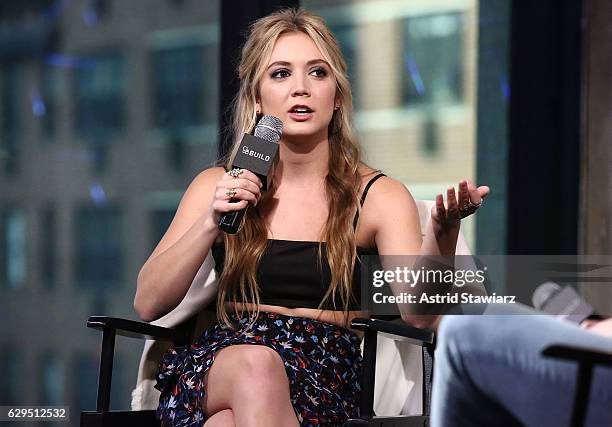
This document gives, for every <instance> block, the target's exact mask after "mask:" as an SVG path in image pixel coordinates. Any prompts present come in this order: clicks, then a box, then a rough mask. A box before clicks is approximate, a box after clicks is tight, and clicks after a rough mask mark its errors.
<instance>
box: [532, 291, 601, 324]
mask: <svg viewBox="0 0 612 427" xmlns="http://www.w3.org/2000/svg"><path fill="white" fill-rule="evenodd" d="M531 302H532V303H533V306H534V307H535V308H537V309H538V310H541V311H543V312H545V313H548V314H552V315H554V316H555V317H558V318H561V319H566V320H569V321H570V322H574V323H581V322H582V321H583V320H586V319H603V317H602V316H601V315H599V314H597V313H596V312H595V309H594V308H593V306H591V305H590V304H589V303H588V302H586V301H585V300H584V298H582V297H581V296H580V295H579V294H578V292H576V290H575V289H574V288H573V287H571V286H565V287H563V288H562V287H561V286H559V285H557V284H556V283H554V282H544V283H542V284H541V285H539V286H538V287H537V288H536V290H535V291H534V292H533V295H532V297H531Z"/></svg>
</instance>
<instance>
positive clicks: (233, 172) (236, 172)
mask: <svg viewBox="0 0 612 427" xmlns="http://www.w3.org/2000/svg"><path fill="white" fill-rule="evenodd" d="M242 172H244V169H240V168H234V169H232V170H231V171H229V172H228V174H229V175H230V176H231V177H233V178H238V177H239V176H240V175H241V174H242Z"/></svg>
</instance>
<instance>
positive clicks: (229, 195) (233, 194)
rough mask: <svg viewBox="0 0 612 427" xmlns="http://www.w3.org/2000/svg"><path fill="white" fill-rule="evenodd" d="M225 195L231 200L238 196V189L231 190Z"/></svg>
mask: <svg viewBox="0 0 612 427" xmlns="http://www.w3.org/2000/svg"><path fill="white" fill-rule="evenodd" d="M225 195H226V196H227V197H229V198H230V199H231V198H232V197H234V196H235V195H236V189H235V188H230V189H229V190H227V191H226V192H225Z"/></svg>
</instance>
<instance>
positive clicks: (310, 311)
mask: <svg viewBox="0 0 612 427" xmlns="http://www.w3.org/2000/svg"><path fill="white" fill-rule="evenodd" d="M236 305H237V307H236V308H237V309H238V311H240V310H241V309H242V308H243V306H244V309H245V310H249V311H254V305H253V304H244V303H237V304H236ZM225 307H226V309H227V311H228V313H232V312H233V311H234V303H232V302H226V303H225ZM259 311H268V312H271V313H277V314H282V315H284V316H295V317H305V318H307V319H314V320H318V321H320V322H325V323H331V324H332V325H336V326H340V327H343V328H347V327H348V326H347V325H350V324H351V320H353V319H354V318H356V317H366V318H367V317H368V313H367V312H366V311H349V312H348V322H347V323H345V314H344V312H342V311H334V310H319V309H316V308H288V307H282V306H280V305H268V304H260V305H259ZM349 329H350V328H349ZM351 331H353V332H354V333H355V334H357V335H358V336H359V338H363V332H362V331H358V330H356V329H351Z"/></svg>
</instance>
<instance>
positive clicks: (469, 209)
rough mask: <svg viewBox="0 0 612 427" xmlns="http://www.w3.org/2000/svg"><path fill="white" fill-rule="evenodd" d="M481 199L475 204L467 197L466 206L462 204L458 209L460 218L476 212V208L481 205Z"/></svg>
mask: <svg viewBox="0 0 612 427" xmlns="http://www.w3.org/2000/svg"><path fill="white" fill-rule="evenodd" d="M482 201H483V199H480V203H478V204H476V203H473V202H472V199H468V204H467V206H464V207H462V208H460V209H459V215H460V216H461V218H465V217H466V216H469V215H471V214H473V213H474V212H476V211H477V210H478V208H480V207H481V206H482Z"/></svg>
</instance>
